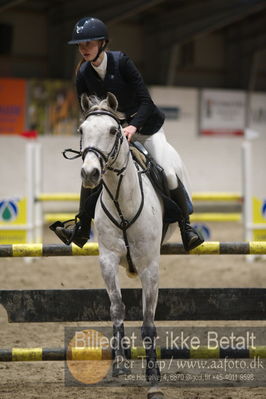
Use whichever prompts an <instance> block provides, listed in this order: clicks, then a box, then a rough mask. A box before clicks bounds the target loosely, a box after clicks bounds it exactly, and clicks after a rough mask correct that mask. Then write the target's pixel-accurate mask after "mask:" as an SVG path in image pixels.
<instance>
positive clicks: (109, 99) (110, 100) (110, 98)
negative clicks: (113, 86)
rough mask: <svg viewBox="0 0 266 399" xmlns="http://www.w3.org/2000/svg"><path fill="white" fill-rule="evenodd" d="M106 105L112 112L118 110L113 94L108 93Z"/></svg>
mask: <svg viewBox="0 0 266 399" xmlns="http://www.w3.org/2000/svg"><path fill="white" fill-rule="evenodd" d="M106 101H107V105H108V106H109V107H110V108H111V109H113V110H114V111H116V110H117V108H118V101H117V99H116V96H115V95H114V94H113V93H110V92H108V93H107V97H106Z"/></svg>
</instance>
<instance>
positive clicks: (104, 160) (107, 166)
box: [63, 110, 147, 273]
mask: <svg viewBox="0 0 266 399" xmlns="http://www.w3.org/2000/svg"><path fill="white" fill-rule="evenodd" d="M92 115H94V116H97V115H108V116H110V117H111V118H113V119H114V120H115V121H116V122H117V124H118V126H117V129H116V131H115V133H114V135H115V141H114V144H113V146H112V148H111V150H110V151H109V153H107V154H105V153H104V152H103V151H102V150H100V149H99V148H97V147H93V146H88V147H86V148H84V150H82V129H79V132H80V135H81V137H80V150H79V151H76V150H72V149H71V148H68V149H66V150H64V151H63V156H64V157H65V158H66V159H70V160H73V159H76V158H79V157H81V158H82V160H83V161H84V159H85V157H86V155H87V154H88V153H89V152H92V153H93V154H95V155H96V156H97V158H98V159H99V162H100V165H101V172H102V175H103V174H104V173H105V171H106V170H110V171H113V172H115V173H116V175H117V176H119V180H118V184H117V188H116V192H115V195H113V194H112V193H111V191H110V189H109V188H108V186H107V185H106V183H105V182H104V180H103V179H102V184H103V186H104V188H105V189H106V192H107V193H108V195H109V197H110V198H111V200H112V201H113V203H114V205H115V207H116V210H117V213H118V215H119V218H120V222H118V221H117V220H116V219H115V218H114V217H113V215H112V214H111V213H110V212H109V210H108V209H107V207H106V206H105V204H104V202H103V198H102V193H101V196H100V202H101V206H102V209H103V211H104V212H105V214H106V215H107V217H108V218H109V219H110V220H111V221H112V223H113V224H114V225H115V226H116V227H118V228H119V229H120V230H122V232H123V238H124V241H125V246H126V249H127V255H126V256H127V261H128V265H129V271H130V272H131V273H136V268H135V265H134V264H133V261H132V258H131V255H130V248H129V242H128V238H127V230H128V228H129V227H130V226H132V224H133V223H134V222H135V221H136V220H137V219H138V217H139V215H140V214H141V211H142V209H143V205H144V193H143V184H142V174H143V173H146V172H147V169H145V170H142V169H141V170H139V168H138V166H137V169H138V178H139V187H140V192H141V202H140V205H139V208H138V210H137V212H136V214H135V215H134V216H133V218H131V220H127V219H126V218H124V216H123V213H122V210H121V208H120V205H119V194H120V188H121V184H122V180H123V177H124V172H125V171H126V169H127V166H128V161H129V156H130V149H128V153H127V157H126V161H125V164H124V166H123V167H122V168H120V169H118V168H113V167H112V165H113V164H114V163H115V162H116V160H117V158H118V156H119V153H120V150H121V146H122V142H123V140H124V137H123V132H122V127H121V123H120V121H119V119H118V118H117V117H116V116H115V115H114V114H113V113H111V112H109V111H105V110H96V111H90V112H88V113H87V114H86V115H85V119H87V118H88V117H89V116H92ZM69 152H70V153H74V154H75V155H74V156H68V155H67V153H69ZM136 165H137V164H136Z"/></svg>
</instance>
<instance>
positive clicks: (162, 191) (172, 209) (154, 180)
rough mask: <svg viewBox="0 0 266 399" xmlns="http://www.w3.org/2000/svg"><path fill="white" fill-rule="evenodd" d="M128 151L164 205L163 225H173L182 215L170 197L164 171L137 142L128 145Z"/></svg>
mask: <svg viewBox="0 0 266 399" xmlns="http://www.w3.org/2000/svg"><path fill="white" fill-rule="evenodd" d="M130 151H131V154H132V157H133V159H134V161H135V162H137V164H138V165H139V166H140V167H141V168H142V169H146V170H147V172H146V175H147V176H148V178H149V179H150V181H151V184H152V185H153V188H154V189H155V191H156V192H157V193H158V195H159V196H160V197H161V199H162V201H163V204H164V215H163V223H164V224H167V225H168V224H169V223H175V222H178V220H180V219H181V218H182V213H181V210H180V208H179V206H178V205H177V203H176V202H174V201H173V200H172V198H171V196H170V190H169V188H168V184H167V179H166V175H165V172H164V169H163V168H162V167H161V166H160V165H159V164H158V163H156V162H155V160H154V159H153V158H152V157H151V155H150V154H149V152H148V151H147V150H146V148H145V147H144V146H143V145H142V144H141V143H140V142H138V141H135V142H131V143H130Z"/></svg>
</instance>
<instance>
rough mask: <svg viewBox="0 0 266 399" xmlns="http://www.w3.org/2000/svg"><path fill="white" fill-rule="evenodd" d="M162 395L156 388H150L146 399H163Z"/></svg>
mask: <svg viewBox="0 0 266 399" xmlns="http://www.w3.org/2000/svg"><path fill="white" fill-rule="evenodd" d="M163 398H164V394H163V392H162V391H161V390H160V389H159V388H158V387H152V388H150V389H149V391H148V395H147V399H163Z"/></svg>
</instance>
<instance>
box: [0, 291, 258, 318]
mask: <svg viewBox="0 0 266 399" xmlns="http://www.w3.org/2000/svg"><path fill="white" fill-rule="evenodd" d="M121 292H122V297H123V302H124V303H125V308H126V314H125V320H126V321H139V320H142V289H140V288H134V289H122V290H121ZM0 304H1V305H2V306H3V307H4V308H5V310H6V312H7V316H8V321H9V322H10V323H32V322H33V323H44V322H80V321H82V322H98V321H110V300H109V297H108V294H107V292H106V290H105V289H61V290H60V289H58V290H56V289H55V290H2V291H0ZM265 309H266V289H265V288H160V290H159V295H158V304H157V308H156V314H155V320H157V321H158V320H160V321H175V322H176V321H183V320H194V321H200V320H209V321H211V320H213V321H217V320H237V321H240V320H266V311H265Z"/></svg>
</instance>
